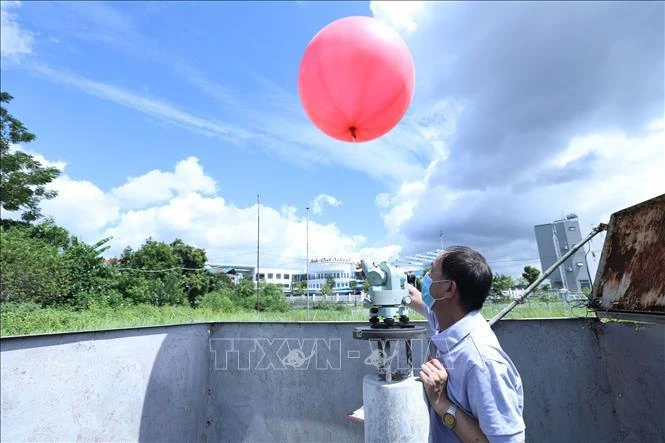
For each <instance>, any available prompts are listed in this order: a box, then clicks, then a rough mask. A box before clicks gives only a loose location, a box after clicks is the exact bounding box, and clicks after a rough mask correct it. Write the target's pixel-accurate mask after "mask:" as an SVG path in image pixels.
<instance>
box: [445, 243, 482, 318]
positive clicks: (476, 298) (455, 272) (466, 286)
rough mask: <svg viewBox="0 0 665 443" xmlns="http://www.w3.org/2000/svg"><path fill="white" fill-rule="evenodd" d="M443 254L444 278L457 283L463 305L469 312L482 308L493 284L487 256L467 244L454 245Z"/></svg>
mask: <svg viewBox="0 0 665 443" xmlns="http://www.w3.org/2000/svg"><path fill="white" fill-rule="evenodd" d="M443 254H444V255H443V259H442V260H441V267H442V271H443V275H444V278H446V279H450V280H453V281H454V282H455V283H456V284H457V289H458V290H459V294H460V302H461V303H462V307H463V308H464V309H465V310H466V311H467V312H470V311H475V310H478V309H480V308H482V307H483V303H485V299H486V298H487V295H488V294H489V291H490V288H491V286H492V270H491V269H490V266H489V264H487V260H485V257H483V256H482V255H481V254H480V253H479V252H477V251H474V250H473V249H471V248H469V247H467V246H452V247H450V248H446V250H445V252H444V253H443Z"/></svg>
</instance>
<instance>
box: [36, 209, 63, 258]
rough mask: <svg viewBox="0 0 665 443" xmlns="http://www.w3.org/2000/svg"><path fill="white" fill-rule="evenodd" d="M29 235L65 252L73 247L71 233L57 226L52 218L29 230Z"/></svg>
mask: <svg viewBox="0 0 665 443" xmlns="http://www.w3.org/2000/svg"><path fill="white" fill-rule="evenodd" d="M28 233H29V234H30V236H31V237H33V238H38V239H40V240H43V241H44V242H46V243H48V244H49V245H51V246H53V247H55V248H56V249H57V250H58V251H60V252H64V251H65V250H66V249H68V248H69V246H70V245H71V238H70V235H69V231H67V230H66V229H65V228H63V227H62V226H58V225H56V224H55V221H54V220H53V219H52V218H50V217H49V218H46V219H44V220H42V221H41V222H39V223H38V224H36V225H32V226H30V227H29V228H28Z"/></svg>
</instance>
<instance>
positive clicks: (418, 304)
mask: <svg viewBox="0 0 665 443" xmlns="http://www.w3.org/2000/svg"><path fill="white" fill-rule="evenodd" d="M406 289H407V290H408V291H409V296H410V297H411V303H409V304H408V306H409V308H411V309H413V310H414V311H416V312H417V313H418V314H420V315H422V316H425V311H426V307H425V303H423V296H422V294H421V293H420V291H419V290H418V289H417V288H416V287H415V286H413V285H412V284H409V283H407V284H406Z"/></svg>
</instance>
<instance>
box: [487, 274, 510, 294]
mask: <svg viewBox="0 0 665 443" xmlns="http://www.w3.org/2000/svg"><path fill="white" fill-rule="evenodd" d="M514 286H515V280H513V278H512V277H511V276H509V275H503V274H494V277H493V279H492V290H494V291H507V290H509V289H511V288H513V287H514Z"/></svg>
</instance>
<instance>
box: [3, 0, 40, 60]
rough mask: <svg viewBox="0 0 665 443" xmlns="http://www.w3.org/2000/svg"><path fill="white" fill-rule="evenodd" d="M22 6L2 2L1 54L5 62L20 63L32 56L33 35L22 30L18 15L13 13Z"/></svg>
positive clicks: (15, 2)
mask: <svg viewBox="0 0 665 443" xmlns="http://www.w3.org/2000/svg"><path fill="white" fill-rule="evenodd" d="M20 6H21V2H18V1H2V2H0V29H1V30H2V38H0V54H2V59H4V60H5V61H11V62H20V60H21V58H23V57H25V56H27V55H30V54H32V47H33V43H34V37H33V34H32V33H31V32H30V31H27V30H25V29H23V28H21V25H20V24H19V22H18V20H17V18H16V14H14V13H13V12H11V10H12V9H15V8H19V7H20Z"/></svg>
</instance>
